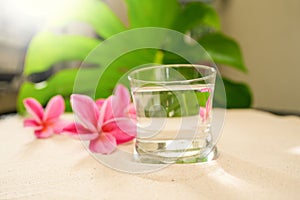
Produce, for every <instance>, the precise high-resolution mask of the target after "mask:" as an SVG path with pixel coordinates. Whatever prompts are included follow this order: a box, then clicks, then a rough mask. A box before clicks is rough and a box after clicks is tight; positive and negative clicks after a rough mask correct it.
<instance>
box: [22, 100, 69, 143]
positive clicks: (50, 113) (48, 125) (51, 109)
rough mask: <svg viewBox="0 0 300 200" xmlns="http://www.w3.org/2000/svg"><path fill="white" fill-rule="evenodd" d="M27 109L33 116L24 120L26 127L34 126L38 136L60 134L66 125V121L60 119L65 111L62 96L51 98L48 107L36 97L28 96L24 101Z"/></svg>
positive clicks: (45, 136) (46, 136)
mask: <svg viewBox="0 0 300 200" xmlns="http://www.w3.org/2000/svg"><path fill="white" fill-rule="evenodd" d="M23 103H24V106H25V108H26V111H27V112H28V113H29V114H30V115H31V116H32V118H29V119H25V120H24V127H33V128H34V134H35V136H36V137H37V138H48V137H50V136H52V135H53V134H54V133H56V134H59V133H61V132H62V129H63V128H64V126H65V125H66V122H65V121H63V120H61V119H59V117H60V115H61V114H63V113H64V110H65V103H64V99H63V97H62V96H59V95H57V96H54V97H53V98H52V99H50V101H49V103H48V105H47V107H46V109H45V110H44V109H43V107H42V105H41V104H40V103H39V102H38V101H37V100H35V99H34V98H27V99H24V101H23Z"/></svg>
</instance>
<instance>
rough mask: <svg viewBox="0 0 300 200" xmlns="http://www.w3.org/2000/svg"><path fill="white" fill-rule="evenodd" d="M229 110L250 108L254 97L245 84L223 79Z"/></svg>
mask: <svg viewBox="0 0 300 200" xmlns="http://www.w3.org/2000/svg"><path fill="white" fill-rule="evenodd" d="M223 82H224V86H225V90H226V97H227V108H249V107H250V106H251V103H252V95H251V92H250V89H249V87H248V86H247V85H246V84H244V83H238V82H234V81H231V80H228V79H226V78H223Z"/></svg>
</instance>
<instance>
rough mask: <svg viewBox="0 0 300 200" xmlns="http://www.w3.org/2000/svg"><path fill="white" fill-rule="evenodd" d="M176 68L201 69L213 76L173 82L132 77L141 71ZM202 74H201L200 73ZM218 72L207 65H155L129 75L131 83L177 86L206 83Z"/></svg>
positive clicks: (139, 69)
mask: <svg viewBox="0 0 300 200" xmlns="http://www.w3.org/2000/svg"><path fill="white" fill-rule="evenodd" d="M171 67H173V68H175V67H192V68H196V69H197V68H201V69H205V70H211V74H209V75H206V76H204V77H201V78H193V79H186V80H172V81H154V80H151V81H150V80H149V81H148V80H142V79H136V78H133V77H132V75H134V74H136V73H138V72H141V71H147V70H152V69H156V68H171ZM199 73H200V72H199ZM216 73H217V71H216V69H214V68H213V67H210V66H207V65H200V64H166V65H164V64H162V65H153V66H147V67H141V68H138V69H135V70H133V71H131V72H129V74H128V79H129V81H130V82H131V81H134V82H140V83H155V84H175V83H180V84H183V83H191V82H196V81H205V80H207V79H210V78H213V77H214V76H215V75H216Z"/></svg>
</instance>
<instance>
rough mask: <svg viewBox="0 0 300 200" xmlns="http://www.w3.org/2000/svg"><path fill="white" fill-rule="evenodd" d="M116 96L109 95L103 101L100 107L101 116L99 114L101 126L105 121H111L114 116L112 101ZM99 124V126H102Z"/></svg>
mask: <svg viewBox="0 0 300 200" xmlns="http://www.w3.org/2000/svg"><path fill="white" fill-rule="evenodd" d="M113 98H115V97H114V96H109V97H108V98H107V99H106V100H105V101H104V103H103V105H102V107H101V109H100V116H99V121H98V123H99V125H100V126H101V125H102V124H103V123H104V122H105V121H109V120H110V119H112V118H113V109H112V102H113ZM100 126H99V127H100Z"/></svg>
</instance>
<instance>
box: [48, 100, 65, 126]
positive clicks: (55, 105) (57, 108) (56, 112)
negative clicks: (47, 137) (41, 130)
mask: <svg viewBox="0 0 300 200" xmlns="http://www.w3.org/2000/svg"><path fill="white" fill-rule="evenodd" d="M64 111H65V101H64V98H63V97H62V96H60V95H57V96H55V97H53V98H51V99H50V101H49V102H48V105H47V107H46V109H45V114H44V118H43V120H44V121H47V120H53V119H57V118H59V116H60V115H61V114H63V113H64Z"/></svg>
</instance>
